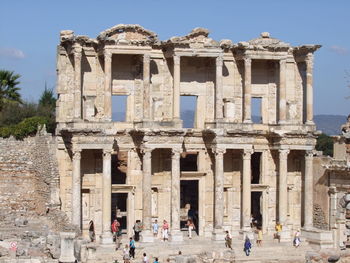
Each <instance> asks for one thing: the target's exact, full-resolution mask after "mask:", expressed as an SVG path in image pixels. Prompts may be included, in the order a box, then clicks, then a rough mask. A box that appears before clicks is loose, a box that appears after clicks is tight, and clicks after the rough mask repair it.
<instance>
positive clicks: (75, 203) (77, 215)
mask: <svg viewBox="0 0 350 263" xmlns="http://www.w3.org/2000/svg"><path fill="white" fill-rule="evenodd" d="M80 161H81V150H74V151H73V176H72V207H71V209H72V224H73V225H75V226H77V227H78V228H79V230H81V171H80Z"/></svg>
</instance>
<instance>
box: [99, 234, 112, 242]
mask: <svg viewBox="0 0 350 263" xmlns="http://www.w3.org/2000/svg"><path fill="white" fill-rule="evenodd" d="M100 242H101V245H110V244H113V236H112V233H103V234H102V235H101V241H100Z"/></svg>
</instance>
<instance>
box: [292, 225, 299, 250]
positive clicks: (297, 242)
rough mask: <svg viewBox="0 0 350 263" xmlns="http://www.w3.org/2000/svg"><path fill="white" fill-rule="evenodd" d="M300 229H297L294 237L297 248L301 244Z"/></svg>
mask: <svg viewBox="0 0 350 263" xmlns="http://www.w3.org/2000/svg"><path fill="white" fill-rule="evenodd" d="M300 242H301V240H300V231H299V229H298V230H297V232H295V234H294V239H293V245H294V247H295V248H297V247H299V246H300Z"/></svg>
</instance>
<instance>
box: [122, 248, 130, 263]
mask: <svg viewBox="0 0 350 263" xmlns="http://www.w3.org/2000/svg"><path fill="white" fill-rule="evenodd" d="M123 260H124V263H129V262H130V251H129V246H128V245H125V247H124V249H123Z"/></svg>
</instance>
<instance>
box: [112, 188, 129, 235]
mask: <svg viewBox="0 0 350 263" xmlns="http://www.w3.org/2000/svg"><path fill="white" fill-rule="evenodd" d="M127 200H128V194H127V193H112V207H111V210H112V220H111V221H113V220H114V219H115V218H117V219H118V221H119V223H120V227H121V230H122V233H126V229H127V227H128V225H127V222H128V221H127Z"/></svg>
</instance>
